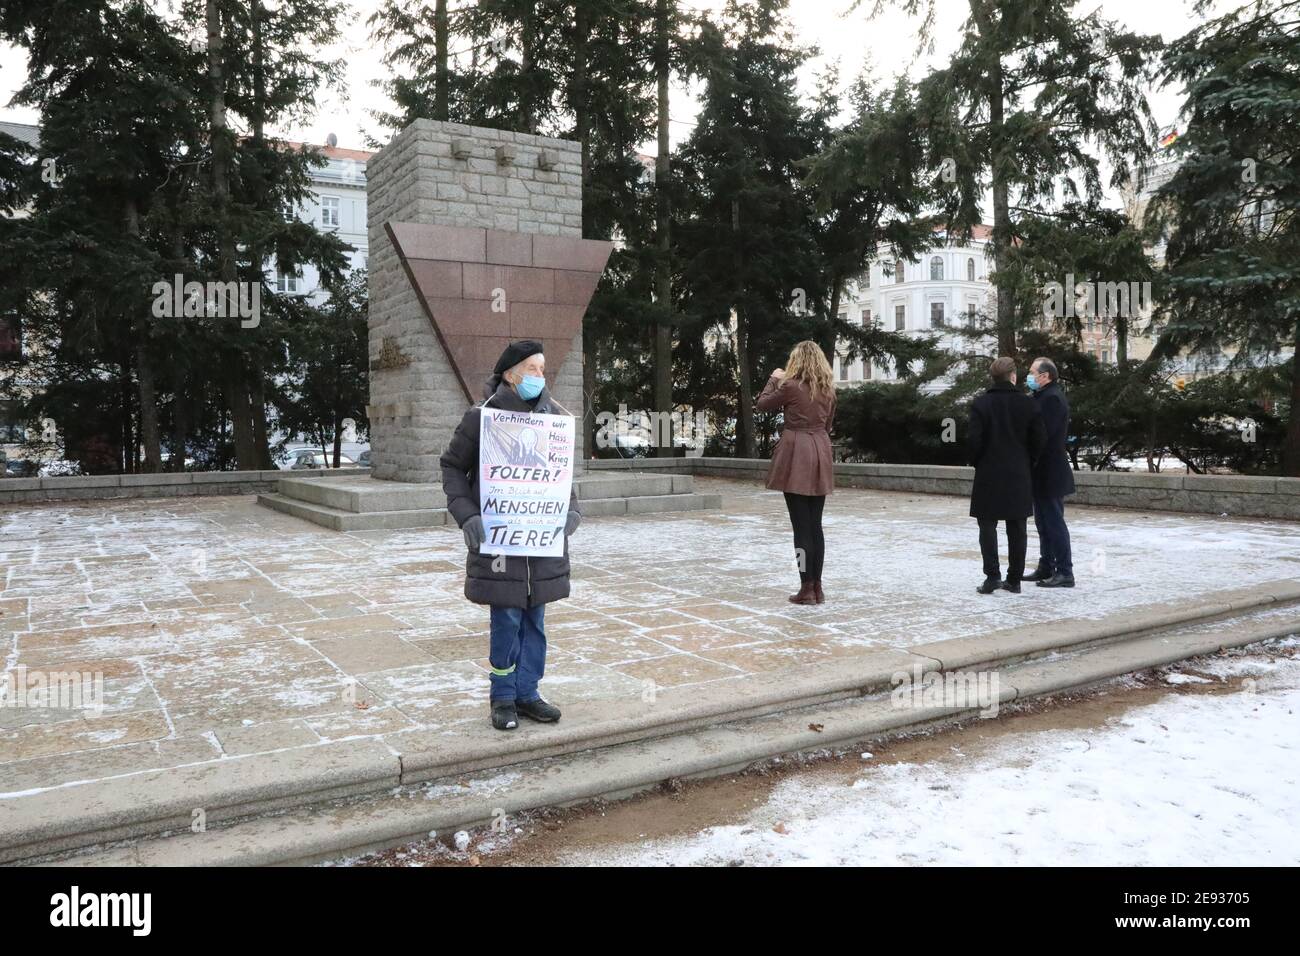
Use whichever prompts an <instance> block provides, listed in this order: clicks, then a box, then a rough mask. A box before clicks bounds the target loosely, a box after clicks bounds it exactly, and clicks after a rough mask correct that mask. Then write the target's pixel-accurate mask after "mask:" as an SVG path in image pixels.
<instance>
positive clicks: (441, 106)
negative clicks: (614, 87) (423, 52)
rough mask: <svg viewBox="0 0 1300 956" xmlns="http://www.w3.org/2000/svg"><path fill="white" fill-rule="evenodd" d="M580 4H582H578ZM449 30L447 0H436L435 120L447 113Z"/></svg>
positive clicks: (434, 34)
mask: <svg viewBox="0 0 1300 956" xmlns="http://www.w3.org/2000/svg"><path fill="white" fill-rule="evenodd" d="M579 6H582V4H579ZM449 32H450V31H449V30H448V25H447V0H437V3H435V4H434V8H433V36H434V48H435V57H436V58H437V65H436V66H435V67H434V74H433V118H434V119H436V120H446V119H448V118H449V117H448V115H447V85H448V82H449V80H450V74H449V73H448V70H447V35H448V33H449Z"/></svg>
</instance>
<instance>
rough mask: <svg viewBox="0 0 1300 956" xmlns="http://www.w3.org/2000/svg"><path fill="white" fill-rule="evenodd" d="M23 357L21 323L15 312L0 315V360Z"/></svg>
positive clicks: (9, 360)
mask: <svg viewBox="0 0 1300 956" xmlns="http://www.w3.org/2000/svg"><path fill="white" fill-rule="evenodd" d="M22 357H23V323H22V320H21V319H20V318H19V317H18V314H17V313H16V312H8V313H6V314H4V315H0V362H14V361H17V360H18V359H21V358H22Z"/></svg>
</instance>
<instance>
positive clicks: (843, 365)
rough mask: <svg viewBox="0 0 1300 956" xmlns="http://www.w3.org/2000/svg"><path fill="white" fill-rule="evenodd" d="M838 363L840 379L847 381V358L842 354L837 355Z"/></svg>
mask: <svg viewBox="0 0 1300 956" xmlns="http://www.w3.org/2000/svg"><path fill="white" fill-rule="evenodd" d="M839 365H840V381H841V382H847V381H848V380H849V363H848V360H847V359H846V358H845V357H844V356H843V355H841V356H839Z"/></svg>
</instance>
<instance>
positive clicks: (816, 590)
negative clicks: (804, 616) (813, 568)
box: [813, 581, 826, 604]
mask: <svg viewBox="0 0 1300 956" xmlns="http://www.w3.org/2000/svg"><path fill="white" fill-rule="evenodd" d="M813 597H814V598H815V599H816V600H817V603H818V604H825V603H826V595H825V594H823V593H822V583H821V582H820V581H814V582H813Z"/></svg>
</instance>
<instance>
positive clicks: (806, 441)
mask: <svg viewBox="0 0 1300 956" xmlns="http://www.w3.org/2000/svg"><path fill="white" fill-rule="evenodd" d="M778 409H779V410H780V411H782V412H784V413H785V423H784V424H783V425H782V426H781V438H780V440H779V441H778V442H777V443H776V448H775V449H773V451H772V464H771V465H769V466H768V469H767V487H769V488H772V489H775V490H776V491H788V492H790V493H791V494H795V495H829V494H830V493H831V491H832V490H833V489H834V488H835V461H834V458H833V456H832V453H831V435H830V433H831V426H832V425H833V424H834V423H835V392H834V391H833V390H832V392H831V393H830V394H829V395H827V396H825V397H824V398H821V399H815V398H813V396H812V391H811V390H810V389H809V388H808V386H807V384H805V383H804V382H796V381H794V380H793V379H790V378H780V379H778V378H777V377H776V376H772V377H771V378H769V379H768V380H767V385H765V386H764V387H763V391H762V393H761V394H760V395H759V396H758V410H759V411H761V412H774V411H777V410H778Z"/></svg>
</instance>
